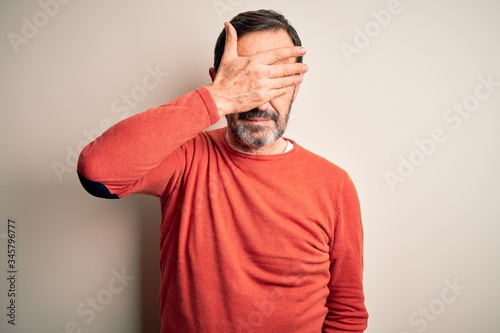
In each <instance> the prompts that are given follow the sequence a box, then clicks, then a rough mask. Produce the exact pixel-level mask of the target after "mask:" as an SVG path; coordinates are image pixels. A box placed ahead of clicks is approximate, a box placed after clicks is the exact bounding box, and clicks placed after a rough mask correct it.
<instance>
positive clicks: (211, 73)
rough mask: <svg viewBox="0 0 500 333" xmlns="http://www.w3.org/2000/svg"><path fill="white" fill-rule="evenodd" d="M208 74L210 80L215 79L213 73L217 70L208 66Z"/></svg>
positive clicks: (215, 73)
mask: <svg viewBox="0 0 500 333" xmlns="http://www.w3.org/2000/svg"><path fill="white" fill-rule="evenodd" d="M208 75H210V78H211V79H212V82H214V80H215V75H217V72H216V71H215V68H213V67H210V68H209V69H208Z"/></svg>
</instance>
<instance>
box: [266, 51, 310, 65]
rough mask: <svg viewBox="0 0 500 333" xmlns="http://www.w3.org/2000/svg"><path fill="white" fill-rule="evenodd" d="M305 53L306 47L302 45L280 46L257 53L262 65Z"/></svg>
mask: <svg viewBox="0 0 500 333" xmlns="http://www.w3.org/2000/svg"><path fill="white" fill-rule="evenodd" d="M304 54H306V49H305V48H303V47H302V46H290V47H282V48H279V49H274V50H269V51H265V52H261V53H259V54H258V55H256V56H258V57H259V58H260V61H261V63H262V64H264V65H271V64H274V63H276V62H279V61H282V60H286V59H288V58H296V57H300V56H303V55H304Z"/></svg>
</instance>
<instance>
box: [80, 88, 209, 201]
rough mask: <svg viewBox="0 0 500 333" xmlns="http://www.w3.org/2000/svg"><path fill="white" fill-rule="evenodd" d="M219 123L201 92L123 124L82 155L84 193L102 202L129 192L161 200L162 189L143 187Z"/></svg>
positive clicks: (150, 185) (153, 185) (154, 185)
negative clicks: (163, 165) (152, 174)
mask: <svg viewBox="0 0 500 333" xmlns="http://www.w3.org/2000/svg"><path fill="white" fill-rule="evenodd" d="M218 119H219V115H218V109H217V106H216V104H215V103H214V101H213V99H212V98H211V96H210V93H209V92H208V90H207V89H206V88H204V87H201V88H199V89H197V90H195V91H192V92H190V93H188V94H186V95H184V96H182V97H180V98H178V99H176V100H174V101H172V102H170V103H168V104H165V105H162V106H160V107H158V108H155V109H150V110H148V111H145V112H143V113H139V114H136V115H134V116H132V117H130V118H127V119H125V120H122V121H121V122H119V123H117V124H116V125H114V126H112V127H111V128H110V129H108V130H107V131H106V132H104V133H103V134H102V135H101V136H100V137H99V138H97V139H96V140H94V141H93V142H91V143H89V144H88V145H87V146H86V147H85V148H84V149H83V151H82V152H81V154H80V158H79V160H78V167H77V172H78V176H79V178H80V181H81V183H82V185H83V186H84V187H85V189H86V190H87V191H88V192H89V193H91V194H93V195H95V196H99V197H104V198H117V197H122V196H124V195H127V194H129V193H131V192H141V193H150V194H159V193H160V191H161V190H162V187H164V185H165V182H166V181H167V180H168V178H169V177H170V176H171V175H172V174H173V173H174V171H175V168H174V165H172V168H171V169H170V170H162V171H167V172H168V171H170V173H171V174H170V175H169V174H163V177H162V178H163V184H161V183H159V182H155V181H149V182H148V184H143V183H141V182H140V181H141V179H142V178H143V177H145V176H146V175H147V174H148V172H150V171H151V170H153V169H154V168H156V167H157V166H158V165H159V164H160V163H161V162H162V161H164V159H166V158H167V157H169V156H170V157H171V158H172V163H171V164H175V163H174V162H175V159H174V158H175V156H173V155H172V153H173V152H174V151H175V150H176V149H178V148H179V147H180V146H181V145H182V144H183V143H185V142H187V141H188V140H190V139H192V138H193V137H194V136H196V135H197V134H198V133H200V132H201V131H203V130H204V129H205V128H206V127H208V126H210V125H211V124H214V123H215V122H217V120H218Z"/></svg>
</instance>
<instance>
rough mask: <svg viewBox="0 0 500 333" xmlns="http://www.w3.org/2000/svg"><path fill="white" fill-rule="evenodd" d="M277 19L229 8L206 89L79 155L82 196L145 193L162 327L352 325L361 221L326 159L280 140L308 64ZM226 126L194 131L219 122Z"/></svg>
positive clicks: (114, 131)
mask: <svg viewBox="0 0 500 333" xmlns="http://www.w3.org/2000/svg"><path fill="white" fill-rule="evenodd" d="M300 45H301V42H300V39H299V37H298V35H297V33H296V31H295V29H294V28H293V27H292V26H291V25H290V24H289V23H288V21H287V20H286V19H285V18H284V17H283V16H282V15H280V14H278V13H276V12H274V11H268V10H260V11H254V12H246V13H241V14H239V15H238V16H236V17H235V18H233V20H231V23H226V24H225V30H223V31H222V33H221V35H220V36H219V39H218V41H217V45H216V48H215V61H214V68H211V69H210V71H209V73H210V76H211V77H212V80H213V83H212V84H210V85H208V86H204V87H200V88H198V89H196V90H195V91H192V92H189V93H187V94H186V95H184V96H182V97H180V98H178V99H176V100H174V101H172V102H170V103H168V104H165V105H163V106H160V107H158V108H155V109H150V110H148V111H146V112H143V113H140V114H137V115H134V116H132V117H130V118H128V119H125V120H123V121H121V122H119V123H118V124H116V125H115V126H113V127H111V128H110V129H109V130H108V131H106V132H105V133H104V134H103V135H102V136H101V137H99V138H97V139H96V140H95V141H94V142H92V143H90V144H89V145H88V146H87V147H85V149H84V150H83V151H82V153H81V155H80V159H79V163H78V174H79V177H80V180H81V182H82V185H83V186H84V187H85V188H86V189H87V191H89V192H90V193H91V194H93V195H96V196H99V197H104V198H121V197H124V196H126V195H128V194H132V193H143V194H151V195H155V196H158V197H159V198H160V203H161V212H162V225H161V250H160V251H161V252H160V268H161V286H160V294H159V301H160V315H161V321H162V332H183V333H184V332H217V333H219V332H273V333H276V332H286V333H291V332H297V333H303V332H321V331H323V332H363V331H364V330H365V328H366V322H367V317H368V315H367V312H366V309H365V306H364V295H363V287H362V270H363V253H362V239H363V232H362V225H361V218H360V212H359V204H358V198H357V195H356V191H355V188H354V185H353V184H352V182H351V180H350V178H349V176H348V175H347V174H346V173H345V172H344V171H343V170H342V169H340V168H339V167H337V166H335V165H334V164H332V163H330V162H328V161H326V160H325V159H323V158H321V157H319V156H317V155H314V154H313V153H311V152H309V151H307V150H306V149H304V148H302V147H301V146H299V145H298V144H297V143H296V142H294V141H293V140H290V139H286V138H284V137H283V132H284V131H285V128H286V125H287V121H288V116H289V113H290V109H291V105H292V103H293V101H294V100H295V98H296V96H297V94H298V92H299V87H300V85H301V82H302V79H303V75H304V74H305V72H306V71H307V66H306V65H305V64H303V63H302V56H303V55H304V54H305V50H304V49H303V48H302V47H301V46H300ZM222 116H225V117H226V119H227V124H228V126H227V128H222V129H216V130H213V131H208V132H204V131H203V130H204V129H206V128H207V127H208V126H210V125H212V124H214V123H216V122H217V121H218V120H219V119H220V117H222Z"/></svg>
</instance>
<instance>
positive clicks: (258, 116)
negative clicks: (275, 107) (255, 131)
mask: <svg viewBox="0 0 500 333" xmlns="http://www.w3.org/2000/svg"><path fill="white" fill-rule="evenodd" d="M278 118H279V116H278V113H277V112H274V113H270V112H268V111H266V110H258V109H253V110H250V111H247V112H242V113H240V114H239V115H238V119H240V120H246V121H250V122H254V123H266V122H269V121H274V122H278Z"/></svg>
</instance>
